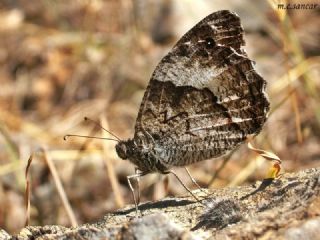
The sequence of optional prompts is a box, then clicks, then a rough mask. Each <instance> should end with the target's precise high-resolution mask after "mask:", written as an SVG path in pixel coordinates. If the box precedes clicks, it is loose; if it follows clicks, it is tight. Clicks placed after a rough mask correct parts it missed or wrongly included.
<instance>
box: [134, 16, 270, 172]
mask: <svg viewBox="0 0 320 240" xmlns="http://www.w3.org/2000/svg"><path fill="white" fill-rule="evenodd" d="M244 44H245V43H244V40H243V29H242V27H241V23H240V19H239V17H238V16H237V15H236V14H234V13H231V12H229V11H226V10H224V11H219V12H215V13H213V14H211V15H209V16H207V17H206V18H205V19H203V20H202V21H201V22H199V23H198V24H197V25H196V26H194V27H193V28H192V29H191V30H190V31H189V32H187V33H186V34H185V35H184V36H183V37H182V38H181V39H180V40H179V41H178V43H177V44H176V45H175V46H174V47H173V49H172V50H171V51H170V52H169V53H168V54H167V55H166V56H165V57H164V58H163V59H162V60H161V62H160V63H159V64H158V66H157V67H156V69H155V71H154V73H153V75H152V77H151V80H150V82H149V85H148V87H147V90H146V92H145V95H144V98H143V101H142V104H141V107H140V110H139V114H138V117H137V121H136V126H135V139H139V140H141V139H144V140H145V141H147V142H144V143H143V144H146V145H148V144H150V141H151V142H152V144H151V145H152V146H153V148H154V152H155V154H156V155H157V156H158V157H159V158H160V161H161V162H163V163H165V164H167V165H170V166H184V165H187V164H190V163H194V162H197V161H201V160H205V159H209V158H213V157H218V156H221V155H223V154H225V153H226V152H228V151H230V150H232V149H234V148H235V147H237V146H238V145H239V144H240V143H242V142H243V141H244V140H245V139H246V138H247V136H248V135H252V134H257V133H259V132H260V130H261V128H262V126H263V123H264V122H265V120H266V114H267V112H268V109H269V102H268V100H267V96H266V93H265V92H264V90H265V85H266V82H265V80H264V79H263V78H262V77H260V76H259V75H258V74H257V73H256V71H255V70H254V68H253V64H252V61H251V60H250V59H249V58H248V57H247V55H246V53H245V51H244V50H243V49H242V48H241V47H242V46H243V45H244ZM141 141H143V140H141Z"/></svg>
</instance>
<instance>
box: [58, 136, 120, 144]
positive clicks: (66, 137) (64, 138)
mask: <svg viewBox="0 0 320 240" xmlns="http://www.w3.org/2000/svg"><path fill="white" fill-rule="evenodd" d="M69 137H80V138H94V139H103V140H111V141H116V142H120V141H121V140H118V139H113V138H104V137H94V136H85V135H77V134H67V135H64V136H63V140H65V141H66V140H67V139H68V138H69Z"/></svg>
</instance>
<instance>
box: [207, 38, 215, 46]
mask: <svg viewBox="0 0 320 240" xmlns="http://www.w3.org/2000/svg"><path fill="white" fill-rule="evenodd" d="M205 42H206V47H207V48H213V47H214V45H215V42H214V40H213V39H212V38H206V39H205Z"/></svg>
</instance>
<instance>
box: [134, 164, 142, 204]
mask: <svg viewBox="0 0 320 240" xmlns="http://www.w3.org/2000/svg"><path fill="white" fill-rule="evenodd" d="M134 172H135V174H139V173H140V171H139V169H138V168H135V169H134ZM136 181H137V191H138V198H137V203H138V205H139V204H140V197H141V193H140V177H137V178H136Z"/></svg>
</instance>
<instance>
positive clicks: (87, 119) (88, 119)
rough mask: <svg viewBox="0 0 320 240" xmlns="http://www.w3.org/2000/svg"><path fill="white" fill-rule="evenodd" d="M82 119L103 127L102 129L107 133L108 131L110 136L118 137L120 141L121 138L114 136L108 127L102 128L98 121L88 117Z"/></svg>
mask: <svg viewBox="0 0 320 240" xmlns="http://www.w3.org/2000/svg"><path fill="white" fill-rule="evenodd" d="M84 120H85V121H90V122H93V123H94V124H95V125H96V126H98V127H100V128H101V129H103V130H104V131H106V132H107V133H109V134H110V135H111V136H114V137H115V138H116V139H118V140H119V141H121V139H120V138H119V137H118V136H116V135H115V134H113V133H112V132H110V131H109V130H108V129H106V128H104V127H103V126H101V124H100V123H98V122H96V121H94V120H92V119H90V118H88V117H84Z"/></svg>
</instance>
